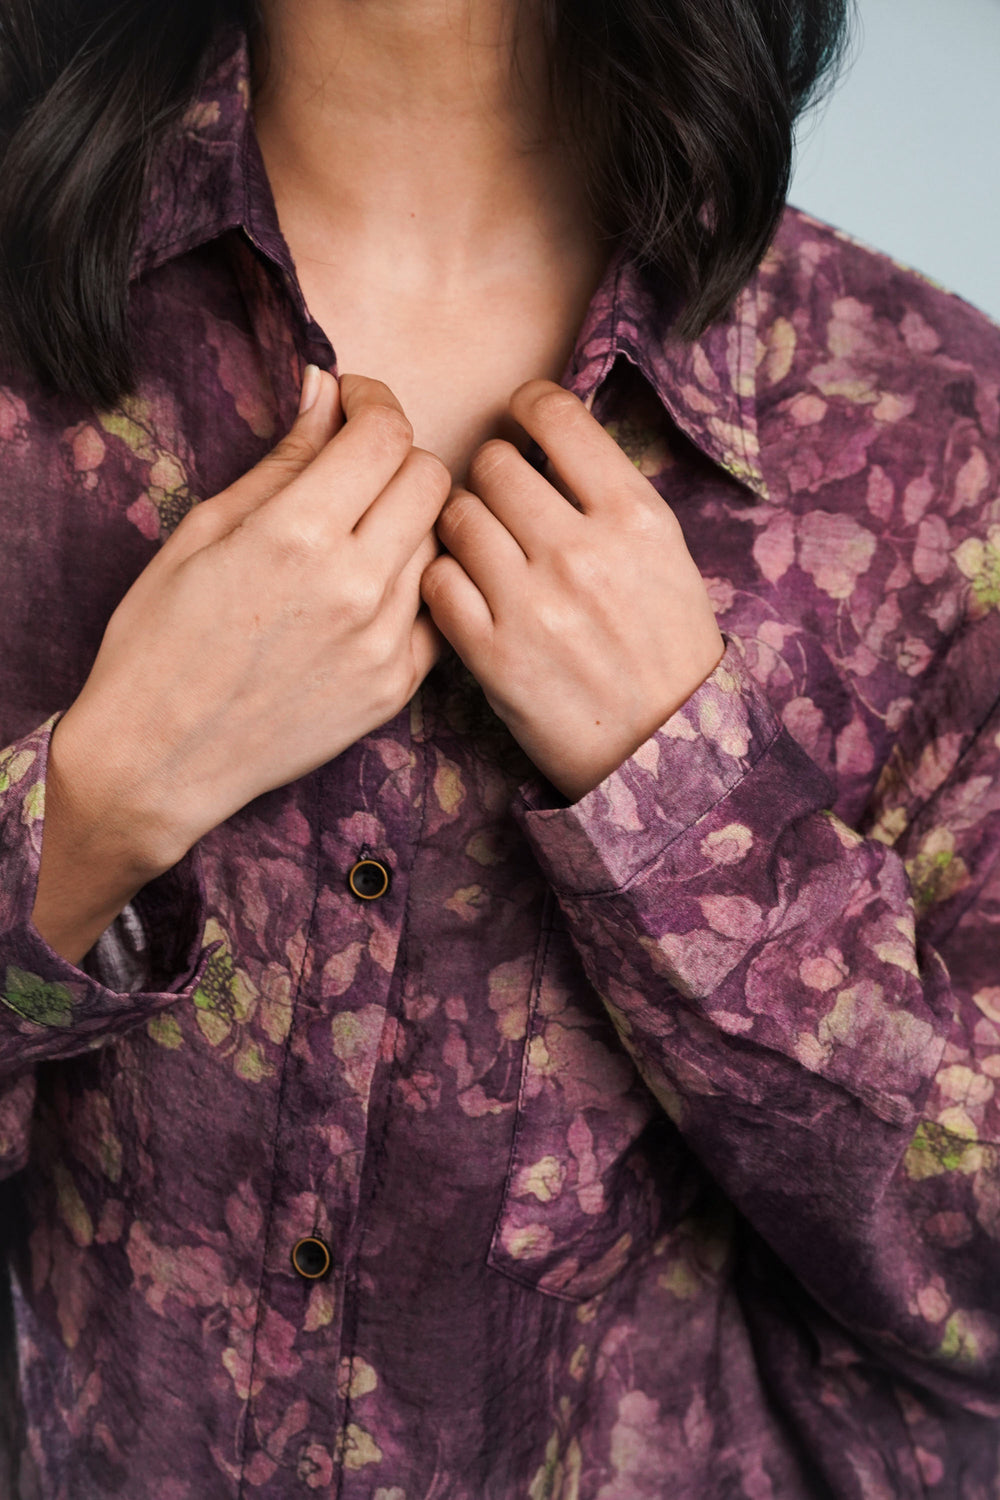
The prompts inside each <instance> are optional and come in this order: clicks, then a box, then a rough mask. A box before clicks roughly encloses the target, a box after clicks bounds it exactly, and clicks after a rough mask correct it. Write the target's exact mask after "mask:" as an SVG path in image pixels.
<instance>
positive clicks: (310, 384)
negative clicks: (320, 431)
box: [299, 365, 320, 417]
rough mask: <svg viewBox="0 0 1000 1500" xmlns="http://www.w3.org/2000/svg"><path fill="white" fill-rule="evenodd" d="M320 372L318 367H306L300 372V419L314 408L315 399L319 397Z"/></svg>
mask: <svg viewBox="0 0 1000 1500" xmlns="http://www.w3.org/2000/svg"><path fill="white" fill-rule="evenodd" d="M319 387H320V372H319V365H306V367H305V370H304V371H303V372H302V391H301V394H300V396H299V416H300V417H301V416H302V415H303V414H304V413H305V412H307V411H308V410H309V408H310V407H311V406H315V404H316V397H317V396H318V395H319Z"/></svg>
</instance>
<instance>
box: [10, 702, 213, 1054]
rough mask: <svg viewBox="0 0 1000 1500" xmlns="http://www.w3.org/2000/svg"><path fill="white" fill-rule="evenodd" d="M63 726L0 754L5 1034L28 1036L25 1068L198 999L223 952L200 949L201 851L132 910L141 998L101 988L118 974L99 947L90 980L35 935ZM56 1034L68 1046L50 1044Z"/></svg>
mask: <svg viewBox="0 0 1000 1500" xmlns="http://www.w3.org/2000/svg"><path fill="white" fill-rule="evenodd" d="M59 718H60V715H59V714H54V715H53V716H52V717H51V718H50V719H48V720H47V721H46V722H45V723H44V724H43V725H41V726H40V727H39V728H38V729H36V730H34V731H33V732H32V733H31V734H28V735H26V736H24V738H22V739H20V740H18V741H17V742H16V743H15V744H13V745H11V746H9V747H8V748H7V749H6V750H4V751H2V752H0V869H2V872H3V880H2V889H0V1001H2V1004H0V1023H2V1025H0V1030H2V1031H5V1032H6V1031H10V1030H11V1029H14V1030H15V1031H18V1032H20V1033H21V1034H22V1038H21V1047H20V1048H19V1050H20V1051H21V1052H22V1055H23V1056H24V1057H25V1058H27V1057H28V1056H30V1055H31V1054H32V1053H33V1052H34V1051H38V1052H39V1054H43V1053H44V1054H45V1055H60V1054H64V1053H65V1054H67V1055H68V1054H69V1053H70V1052H72V1051H80V1050H83V1049H84V1048H85V1047H86V1046H88V1045H98V1044H99V1042H100V1041H103V1040H106V1039H108V1038H109V1037H110V1036H112V1035H118V1034H120V1033H121V1032H123V1031H125V1030H127V1029H128V1028H129V1027H130V1026H134V1025H137V1024H139V1023H140V1022H141V1021H143V1020H144V1019H145V1018H146V1017H147V1016H149V1015H150V1014H152V1013H153V1012H155V1011H156V1010H158V1009H160V1008H162V1007H163V1006H164V1005H165V1004H167V1003H170V1002H172V1001H175V1000H177V999H178V998H179V997H180V996H182V995H185V994H188V993H190V992H192V991H193V990H194V988H195V987H196V986H197V984H198V982H199V980H200V978H201V975H202V974H203V972H204V969H205V966H206V964H207V962H208V959H209V958H210V956H211V954H212V952H214V950H215V948H216V947H217V946H218V944H214V945H212V946H211V947H208V948H206V947H205V946H204V945H203V936H204V931H205V923H206V917H207V909H206V900H205V889H204V880H203V875H202V869H201V860H200V856H199V854H198V848H197V845H195V847H194V849H192V850H189V851H188V853H187V854H186V855H185V856H184V858H183V859H182V860H180V861H179V863H178V864H176V865H174V866H173V868H172V869H170V870H167V871H166V872H165V873H164V874H162V875H160V876H158V877H156V879H154V880H152V881H150V882H149V884H148V885H146V886H144V887H143V888H142V889H141V890H140V891H139V892H137V894H136V895H135V896H134V897H133V899H132V902H131V903H130V906H131V908H132V910H133V911H134V914H135V917H136V919H137V921H138V923H139V929H140V931H141V933H142V934H143V940H144V943H145V953H144V954H143V955H142V958H143V972H142V975H141V979H140V976H139V975H138V972H136V973H135V975H134V978H135V979H136V980H138V981H139V982H141V983H142V985H143V987H142V988H141V989H137V990H130V989H128V988H127V987H126V986H122V988H112V987H109V985H108V984H106V983H103V982H102V980H103V979H105V978H107V979H110V980H111V983H112V984H113V985H114V984H117V983H118V973H117V970H114V971H108V970H106V969H105V968H104V967H103V966H102V965H101V963H100V961H99V954H98V962H97V963H96V964H95V963H93V962H92V960H93V957H94V955H95V954H96V953H97V952H98V949H99V947H100V944H101V942H102V939H98V943H97V944H95V947H94V948H93V949H91V952H90V954H88V955H87V957H86V958H85V959H83V960H82V961H81V963H82V964H88V963H89V964H90V966H91V967H92V968H93V969H94V973H88V972H87V971H86V969H85V968H83V967H77V966H76V965H75V964H71V963H69V962H68V961H67V960H66V959H64V958H63V957H62V956H61V955H60V954H58V953H57V952H55V950H54V949H52V948H51V947H50V946H49V945H48V943H46V941H45V939H44V938H43V937H42V936H41V934H40V933H39V932H38V931H37V929H36V928H35V926H34V923H33V922H32V920H31V913H32V911H33V909H34V904H35V895H36V892H37V888H38V871H39V866H40V863H41V848H42V831H43V826H44V816H45V774H46V769H47V764H48V752H49V744H50V741H51V737H52V732H53V730H54V728H55V726H56V724H57V722H58V720H59ZM119 920H121V919H119ZM112 925H114V924H112ZM110 931H111V929H110V928H109V929H108V932H110ZM103 937H105V938H106V937H107V933H106V934H104V935H103ZM59 1032H63V1033H64V1036H65V1043H64V1044H60V1043H59V1042H58V1041H57V1040H56V1037H55V1036H54V1035H53V1033H56V1034H57V1033H59ZM73 1038H75V1039H76V1040H75V1041H74V1040H73ZM32 1043H34V1046H32Z"/></svg>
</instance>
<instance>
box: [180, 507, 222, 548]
mask: <svg viewBox="0 0 1000 1500" xmlns="http://www.w3.org/2000/svg"><path fill="white" fill-rule="evenodd" d="M219 530H220V520H219V515H218V513H217V509H216V508H215V507H213V506H212V504H211V502H206V501H204V500H202V501H200V502H199V503H197V504H195V505H192V507H191V509H190V510H189V511H187V512H186V513H185V514H184V515H183V516H182V517H181V519H180V520H179V521H178V523H177V525H176V526H175V527H174V535H175V536H183V537H184V538H185V539H186V540H188V541H191V542H194V543H195V544H196V545H199V546H204V545H206V544H207V543H208V542H211V541H214V540H215V538H216V536H217V535H218V533H219Z"/></svg>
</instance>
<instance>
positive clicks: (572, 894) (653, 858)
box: [555, 725, 801, 901]
mask: <svg viewBox="0 0 1000 1500" xmlns="http://www.w3.org/2000/svg"><path fill="white" fill-rule="evenodd" d="M787 733H788V731H787V730H786V729H785V727H784V725H782V726H781V728H780V729H779V730H778V732H777V734H775V735H774V736H772V738H771V739H770V740H768V742H767V744H766V745H765V746H764V748H763V750H762V751H761V752H760V754H759V755H758V757H757V759H756V760H755V761H752V762H751V764H750V765H749V766H747V768H746V770H745V771H744V772H743V773H742V775H741V776H739V777H738V778H737V779H736V780H735V781H734V782H733V784H732V786H730V787H727V788H726V790H725V791H724V792H723V793H722V794H721V795H720V796H718V797H717V798H716V799H715V801H714V802H713V803H711V805H710V806H708V807H706V809H705V811H704V812H703V813H699V815H698V817H697V818H695V820H694V822H693V823H688V824H687V826H686V827H684V828H682V829H681V830H680V832H679V833H675V834H674V836H673V838H672V839H667V842H666V843H665V844H661V845H660V846H659V848H658V849H657V850H656V852H655V854H651V855H650V857H649V858H648V859H647V860H646V861H645V863H644V864H641V865H640V866H639V868H638V869H637V870H635V871H634V872H633V873H632V874H631V875H630V876H629V878H628V880H626V881H625V884H624V885H609V886H603V887H601V888H599V889H598V890H593V891H577V890H573V888H572V887H569V886H559V885H557V886H556V887H555V889H556V890H557V891H558V892H559V894H560V895H562V896H567V897H569V898H570V899H571V900H573V901H594V900H598V899H602V898H604V897H606V896H618V895H620V894H621V892H622V891H627V890H628V889H629V887H630V886H632V885H634V884H635V882H636V881H637V880H638V879H639V878H640V877H641V876H642V875H645V873H646V871H647V870H649V869H651V868H652V866H653V865H655V864H656V862H657V860H658V859H662V857H663V855H664V854H665V853H666V852H667V850H668V849H669V848H671V847H672V846H673V845H674V844H676V843H677V842H678V840H680V839H682V838H683V837H684V835H685V834H687V833H690V832H691V829H692V828H697V826H698V824H699V823H701V822H702V821H703V820H704V819H705V818H707V817H708V815H709V813H711V812H714V811H715V809H716V808H717V807H718V806H719V804H720V802H725V800H726V798H727V797H731V796H732V794H733V792H735V791H736V788H737V787H738V786H741V785H742V784H743V782H744V781H745V780H746V779H747V777H748V776H749V775H750V772H751V771H755V770H756V769H757V767H758V766H759V765H760V763H761V761H762V760H763V759H764V757H765V756H766V755H768V754H769V753H770V751H771V750H772V749H773V748H774V746H775V745H776V744H777V742H778V740H780V739H781V738H782V736H783V735H785V734H787ZM795 743H796V744H798V741H795ZM800 748H801V747H800Z"/></svg>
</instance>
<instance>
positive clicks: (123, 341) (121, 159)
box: [0, 0, 852, 406]
mask: <svg viewBox="0 0 1000 1500" xmlns="http://www.w3.org/2000/svg"><path fill="white" fill-rule="evenodd" d="M535 3H538V4H540V5H541V6H542V7H543V10H542V16H543V21H544V26H545V36H546V43H547V49H548V58H549V80H550V87H551V90H552V99H553V101H554V104H555V107H556V111H557V118H558V119H559V120H560V122H561V123H562V126H563V132H564V136H565V142H566V148H567V150H569V151H570V152H571V153H572V154H573V156H574V158H575V159H576V163H577V165H578V169H579V170H580V171H581V172H582V173H583V174H584V180H585V181H586V183H587V185H588V190H589V193H590V198H591V202H592V204H593V208H594V213H595V217H596V220H597V222H598V225H599V228H600V230H601V231H602V232H603V233H604V234H605V235H606V236H608V237H609V238H610V239H612V240H613V241H614V242H616V243H624V244H625V245H626V247H627V248H628V249H629V251H630V252H631V253H632V254H633V255H634V257H635V259H636V260H637V261H638V262H639V263H640V264H641V265H643V266H645V267H648V268H650V270H651V272H652V274H654V275H660V276H662V277H663V278H665V280H666V282H667V283H669V284H670V285H671V286H672V287H673V288H674V289H675V292H676V295H677V297H678V303H677V305H678V308H679V312H678V315H677V318H676V321H675V324H674V333H675V334H676V335H677V336H678V337H679V338H682V339H693V338H697V337H698V336H700V334H702V333H703V332H704V331H705V329H706V328H708V327H709V326H710V324H712V323H713V322H715V321H717V320H718V319H719V318H720V317H722V316H723V315H724V314H725V313H726V311H727V310H728V308H729V307H730V306H731V304H732V302H733V299H734V298H735V296H736V294H737V293H738V292H739V291H740V289H741V288H742V287H743V286H744V285H745V284H746V282H747V281H748V280H749V279H750V277H751V275H752V274H753V271H754V269H755V267H756V266H757V265H758V263H759V261H760V259H761V257H762V256H763V254H764V252H765V250H766V249H767V246H768V244H769V243H770V241H771V239H772V238H773V235H774V233H775V231H776V229H777V225H778V222H779V219H780V215H781V210H782V207H783V205H784V201H785V195H786V193H787V191H788V181H789V173H790V166H791V158H792V129H793V124H794V122H795V120H796V118H797V116H798V115H799V114H800V113H801V111H802V110H803V109H804V108H805V106H806V105H807V104H808V103H810V102H812V101H813V100H814V99H815V98H816V97H817V95H818V91H819V85H820V83H821V82H822V81H823V80H824V79H827V78H829V77H831V76H832V75H833V73H834V69H835V65H836V64H837V63H838V62H839V61H840V60H841V57H842V55H843V51H844V46H845V37H846V33H847V14H848V9H849V7H850V5H851V3H852V0H535ZM227 22H230V23H233V22H235V23H242V24H244V25H246V26H247V27H248V28H249V29H250V32H251V35H252V36H256V37H258V38H259V37H260V36H261V34H262V33H261V28H260V14H259V11H258V9H257V0H167V3H166V4H165V3H164V0H4V3H3V5H2V8H0V353H2V355H3V359H4V362H5V363H7V362H11V363H13V364H14V365H20V366H21V367H23V368H27V369H31V370H32V371H33V372H34V373H35V374H36V375H37V376H38V377H39V378H40V379H41V380H42V381H43V382H44V383H46V384H48V385H50V386H54V388H55V389H57V390H62V391H66V392H74V393H76V394H78V395H79V396H81V397H83V398H84V399H86V400H87V401H88V402H90V403H92V404H96V405H98V406H109V405H113V404H114V403H115V402H116V401H118V400H119V399H120V397H121V395H122V394H123V393H124V392H126V391H130V390H131V389H132V387H133V384H134V378H135V377H134V356H133V351H132V345H131V337H130V324H129V292H128V268H129V260H130V254H131V249H132V245H133V242H134V237H135V231H136V225H137V220H138V214H139V209H140V204H141V198H142V189H143V182H144V177H145V173H146V169H147V164H148V162H149V159H150V156H151V154H152V150H153V147H154V145H155V143H156V140H157V138H158V136H159V135H160V134H161V132H162V131H163V130H164V129H166V128H167V127H168V126H169V125H170V124H171V123H172V122H173V121H174V120H175V119H176V118H177V117H178V116H179V115H180V114H181V113H182V112H183V110H184V108H185V107H186V105H187V103H188V102H189V101H190V99H191V97H192V95H193V93H194V92H195V91H196V89H197V87H198V84H199V82H200V72H201V64H202V60H203V58H204V56H205V53H206V47H207V43H208V42H209V40H210V38H211V36H212V34H213V32H214V30H215V29H216V27H217V26H219V25H221V24H224V23H227Z"/></svg>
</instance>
